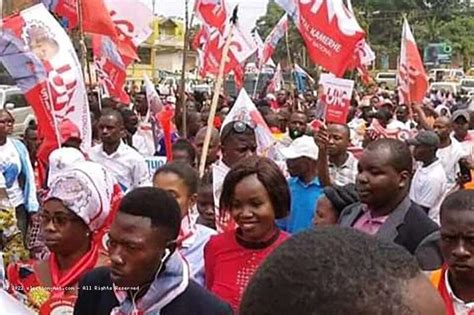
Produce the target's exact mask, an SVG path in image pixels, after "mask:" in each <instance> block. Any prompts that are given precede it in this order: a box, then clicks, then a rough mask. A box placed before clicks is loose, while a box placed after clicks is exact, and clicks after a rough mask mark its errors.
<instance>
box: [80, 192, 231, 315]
mask: <svg viewBox="0 0 474 315" xmlns="http://www.w3.org/2000/svg"><path fill="white" fill-rule="evenodd" d="M180 226H181V215H180V208H179V205H178V203H177V202H176V200H175V199H174V198H173V197H172V196H171V195H170V194H169V193H167V192H165V191H164V190H161V189H158V188H138V189H136V190H134V191H132V192H130V193H128V194H127V195H126V196H125V197H124V198H123V199H122V202H121V203H120V207H119V210H118V213H117V216H116V218H115V220H114V222H113V224H112V226H111V228H110V232H109V237H110V238H109V242H108V249H109V257H110V261H111V267H110V268H107V267H102V268H98V269H95V270H93V271H91V272H89V273H88V274H86V275H85V276H84V277H83V278H82V279H81V281H80V282H79V294H78V299H77V302H76V305H75V308H74V314H75V315H105V314H111V311H112V310H113V312H114V313H113V314H161V315H189V314H193V315H227V314H229V315H230V314H232V309H231V308H230V306H229V305H227V304H226V303H224V302H222V301H220V300H219V299H218V298H217V297H215V296H214V295H212V294H211V293H210V292H208V291H206V289H204V288H202V287H200V286H199V285H198V284H197V283H195V282H194V281H192V280H191V279H190V277H189V269H188V268H189V267H188V266H187V264H186V263H185V262H184V261H183V258H181V256H180V255H179V254H178V253H177V252H175V247H176V245H175V244H176V241H175V240H176V238H177V237H178V235H179V231H180Z"/></svg>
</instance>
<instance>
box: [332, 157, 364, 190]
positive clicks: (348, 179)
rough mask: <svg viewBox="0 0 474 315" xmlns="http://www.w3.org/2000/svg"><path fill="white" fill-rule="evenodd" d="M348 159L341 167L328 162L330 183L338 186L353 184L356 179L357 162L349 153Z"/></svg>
mask: <svg viewBox="0 0 474 315" xmlns="http://www.w3.org/2000/svg"><path fill="white" fill-rule="evenodd" d="M347 153H348V158H347V160H346V161H345V162H344V164H342V165H341V166H337V165H336V164H334V163H331V162H329V176H330V177H331V182H332V183H333V184H335V185H338V186H345V185H347V184H355V181H356V177H357V164H358V163H359V161H357V159H356V158H355V157H354V155H353V154H352V153H350V152H347Z"/></svg>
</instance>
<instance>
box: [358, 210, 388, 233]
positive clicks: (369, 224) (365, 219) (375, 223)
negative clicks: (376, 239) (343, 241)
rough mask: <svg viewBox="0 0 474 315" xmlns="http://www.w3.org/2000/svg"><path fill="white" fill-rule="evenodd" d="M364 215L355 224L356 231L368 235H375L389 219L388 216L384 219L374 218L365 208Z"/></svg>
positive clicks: (383, 217)
mask: <svg viewBox="0 0 474 315" xmlns="http://www.w3.org/2000/svg"><path fill="white" fill-rule="evenodd" d="M362 209H363V210H364V214H363V215H362V216H361V217H360V218H359V220H357V221H356V222H355V224H354V229H356V230H358V231H361V232H364V233H367V234H369V235H375V234H377V232H378V231H379V230H380V228H381V227H382V225H384V223H385V221H387V219H388V215H386V216H382V217H373V216H372V213H371V211H370V210H369V209H368V208H367V207H366V206H363V208H362Z"/></svg>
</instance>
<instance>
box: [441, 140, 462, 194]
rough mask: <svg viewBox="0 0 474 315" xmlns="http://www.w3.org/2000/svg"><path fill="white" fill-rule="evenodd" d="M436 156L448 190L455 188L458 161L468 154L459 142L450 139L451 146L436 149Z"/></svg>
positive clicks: (458, 170)
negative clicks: (442, 170) (442, 169)
mask: <svg viewBox="0 0 474 315" xmlns="http://www.w3.org/2000/svg"><path fill="white" fill-rule="evenodd" d="M436 156H437V157H438V159H439V160H440V162H441V164H442V165H443V168H444V171H445V172H446V177H447V178H448V190H451V189H453V188H454V187H455V186H456V178H457V174H458V173H459V172H460V169H459V160H460V159H461V158H463V157H466V156H468V153H467V152H465V151H464V150H463V148H462V146H461V144H460V143H459V141H457V140H454V139H451V145H450V146H448V147H446V148H443V149H438V152H437V153H436Z"/></svg>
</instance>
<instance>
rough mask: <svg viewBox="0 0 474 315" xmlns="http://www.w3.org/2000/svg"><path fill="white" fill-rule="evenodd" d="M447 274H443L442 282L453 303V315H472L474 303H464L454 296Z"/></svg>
mask: <svg viewBox="0 0 474 315" xmlns="http://www.w3.org/2000/svg"><path fill="white" fill-rule="evenodd" d="M448 274H449V272H446V273H445V276H444V281H445V283H446V290H447V291H448V294H449V296H450V297H451V300H452V301H453V307H454V312H455V313H456V314H455V315H469V314H472V312H473V311H474V302H471V303H466V302H464V301H463V300H461V299H460V298H458V297H457V296H456V295H455V294H454V291H453V289H452V288H451V285H450V284H449V277H448Z"/></svg>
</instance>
